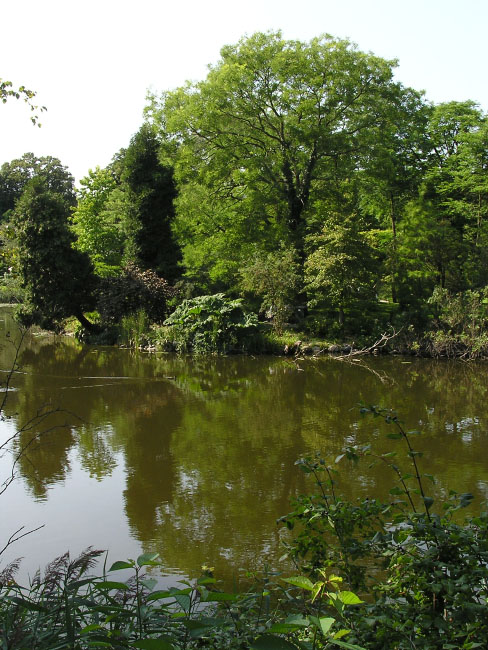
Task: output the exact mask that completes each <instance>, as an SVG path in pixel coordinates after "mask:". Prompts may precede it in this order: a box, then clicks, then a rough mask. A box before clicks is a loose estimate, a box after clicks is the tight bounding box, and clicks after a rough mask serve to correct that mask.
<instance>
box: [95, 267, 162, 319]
mask: <svg viewBox="0 0 488 650" xmlns="http://www.w3.org/2000/svg"><path fill="white" fill-rule="evenodd" d="M100 285H101V286H100V295H99V299H98V311H99V312H100V316H101V319H102V321H103V322H104V323H107V324H111V323H119V322H120V321H121V320H122V319H123V318H124V316H129V315H131V314H135V313H136V312H138V311H141V310H143V311H144V312H145V313H146V314H147V316H148V318H149V319H150V320H151V321H153V322H156V323H161V322H163V320H164V319H165V318H166V316H167V311H168V308H167V301H168V300H169V299H170V298H172V297H173V296H174V295H175V289H174V288H173V287H171V286H170V285H169V284H168V282H166V280H164V279H163V278H160V277H159V276H158V275H157V274H156V273H154V271H150V270H149V271H142V270H141V269H139V268H138V267H137V266H135V265H134V264H128V265H127V266H126V267H125V269H124V271H123V274H122V275H120V276H118V277H108V278H102V279H101V280H100Z"/></svg>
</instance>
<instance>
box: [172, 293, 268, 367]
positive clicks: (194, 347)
mask: <svg viewBox="0 0 488 650" xmlns="http://www.w3.org/2000/svg"><path fill="white" fill-rule="evenodd" d="M241 303H242V301H241V300H231V299H229V298H226V297H225V296H224V294H223V293H216V294H215V295H213V296H200V297H198V298H192V299H189V300H184V301H183V302H182V303H181V305H180V306H179V307H177V308H176V310H175V311H174V312H173V313H172V314H171V316H170V317H169V318H167V319H166V321H165V322H164V325H165V326H170V327H171V333H170V337H171V340H172V341H173V343H174V345H175V346H176V348H177V350H178V351H179V352H186V351H192V352H196V353H206V352H210V353H224V354H225V353H227V352H232V351H235V350H240V351H243V350H245V349H246V347H247V346H248V345H250V343H251V341H252V339H253V338H254V337H255V335H256V333H257V326H258V319H257V316H256V315H255V314H248V313H246V312H245V311H244V309H243V307H242V304H241Z"/></svg>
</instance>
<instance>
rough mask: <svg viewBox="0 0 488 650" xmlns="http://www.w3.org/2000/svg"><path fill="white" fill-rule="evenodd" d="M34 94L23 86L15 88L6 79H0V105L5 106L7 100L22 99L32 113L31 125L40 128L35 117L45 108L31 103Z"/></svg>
mask: <svg viewBox="0 0 488 650" xmlns="http://www.w3.org/2000/svg"><path fill="white" fill-rule="evenodd" d="M36 94H37V93H36V92H34V91H33V90H29V89H28V88H26V87H25V86H19V87H18V88H15V87H14V85H13V84H12V82H11V81H7V80H6V79H2V78H1V77H0V100H1V101H2V103H4V104H5V103H6V102H7V100H8V99H10V98H12V97H13V98H14V99H23V100H24V102H25V103H26V104H27V105H28V106H29V108H30V110H31V111H32V112H33V113H34V115H31V118H30V119H31V122H32V124H34V125H37V126H41V125H40V123H39V115H37V111H39V112H40V113H42V112H43V111H45V110H46V107H45V106H41V107H39V106H36V105H35V104H33V103H32V100H33V99H34V97H35V96H36Z"/></svg>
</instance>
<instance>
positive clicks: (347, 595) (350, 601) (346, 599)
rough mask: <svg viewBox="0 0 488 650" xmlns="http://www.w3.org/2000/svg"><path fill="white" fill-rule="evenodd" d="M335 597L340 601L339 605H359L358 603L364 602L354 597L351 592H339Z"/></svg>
mask: <svg viewBox="0 0 488 650" xmlns="http://www.w3.org/2000/svg"><path fill="white" fill-rule="evenodd" d="M337 597H338V598H339V600H340V601H341V603H344V605H359V603H363V602H364V601H363V600H361V598H359V596H356V594H354V593H353V592H352V591H339V593H338V594H337Z"/></svg>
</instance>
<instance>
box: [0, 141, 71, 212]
mask: <svg viewBox="0 0 488 650" xmlns="http://www.w3.org/2000/svg"><path fill="white" fill-rule="evenodd" d="M36 177H39V178H42V181H43V184H44V186H45V187H46V188H47V189H49V190H50V191H52V192H56V193H57V194H61V195H62V196H63V198H64V200H65V201H67V202H68V204H69V205H70V206H73V205H75V203H76V194H75V187H74V180H75V179H74V178H73V176H72V175H71V173H70V172H69V171H68V168H67V167H65V166H64V165H62V164H61V161H60V160H59V159H58V158H55V157H53V156H36V155H34V154H33V153H31V152H29V153H25V154H24V155H23V156H22V157H21V158H16V159H14V160H12V161H10V162H6V163H4V164H3V165H2V166H1V167H0V218H1V217H3V216H4V215H5V213H6V212H8V210H12V209H13V208H14V206H15V202H16V201H17V200H18V199H19V198H20V196H21V195H22V192H23V191H24V188H25V186H26V185H27V183H28V182H29V181H30V180H32V179H33V178H36Z"/></svg>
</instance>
